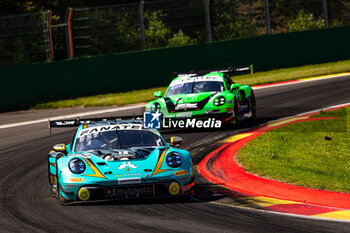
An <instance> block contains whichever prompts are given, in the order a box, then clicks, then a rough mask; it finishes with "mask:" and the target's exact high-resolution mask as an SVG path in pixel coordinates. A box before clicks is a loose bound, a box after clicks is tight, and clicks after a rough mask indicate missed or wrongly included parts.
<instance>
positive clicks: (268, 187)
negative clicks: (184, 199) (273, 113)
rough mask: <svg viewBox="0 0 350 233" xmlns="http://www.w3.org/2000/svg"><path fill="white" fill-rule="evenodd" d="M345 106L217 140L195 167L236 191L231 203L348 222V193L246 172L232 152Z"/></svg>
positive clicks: (215, 181)
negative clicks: (248, 143)
mask: <svg viewBox="0 0 350 233" xmlns="http://www.w3.org/2000/svg"><path fill="white" fill-rule="evenodd" d="M347 106H350V103H347V104H343V105H337V106H332V107H329V108H326V109H322V110H317V111H313V112H309V113H304V114H299V115H297V116H295V117H290V118H287V119H281V120H278V121H275V122H273V123H270V124H267V125H266V126H263V127H260V128H258V129H255V130H253V131H249V132H246V133H242V134H237V135H234V136H231V137H229V138H226V139H224V140H221V141H219V143H221V146H220V147H219V148H217V149H216V150H214V151H213V152H211V153H210V154H209V155H207V156H206V157H205V158H204V159H203V160H202V161H201V162H200V163H199V165H198V170H199V172H200V174H201V175H202V176H203V177H205V178H206V179H207V180H209V181H210V182H213V183H216V184H221V185H222V186H224V187H225V188H227V189H230V190H232V191H234V192H235V193H236V194H237V195H236V197H235V199H236V201H237V200H238V202H235V204H233V205H232V206H236V207H245V208H253V209H260V210H266V211H271V212H278V213H283V214H293V215H298V216H303V217H305V216H307V217H314V218H321V219H328V220H329V219H332V220H337V221H350V194H348V193H338V192H330V191H322V190H315V189H310V188H304V187H299V186H295V185H290V184H286V183H282V182H278V181H274V180H269V179H265V178H262V177H258V176H256V175H253V174H250V173H247V172H246V171H245V170H244V168H243V167H241V166H240V165H239V164H238V163H237V162H236V161H235V155H236V153H237V151H238V150H239V149H240V148H242V147H243V146H245V144H246V143H247V142H249V141H251V140H253V139H254V138H256V137H258V136H259V135H261V134H263V133H265V132H267V131H270V130H272V129H275V128H278V127H282V126H285V125H287V124H292V123H297V122H304V121H311V120H327V119H331V118H329V117H323V118H310V116H313V115H316V114H318V113H320V111H332V110H336V109H339V108H342V107H347ZM332 119H333V118H332Z"/></svg>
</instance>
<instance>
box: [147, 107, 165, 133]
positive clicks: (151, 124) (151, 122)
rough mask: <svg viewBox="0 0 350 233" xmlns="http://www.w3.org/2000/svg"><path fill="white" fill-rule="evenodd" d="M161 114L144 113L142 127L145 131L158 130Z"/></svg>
mask: <svg viewBox="0 0 350 233" xmlns="http://www.w3.org/2000/svg"><path fill="white" fill-rule="evenodd" d="M161 115H162V114H161V113H160V112H159V110H157V112H144V113H143V127H144V128H145V129H160V117H161Z"/></svg>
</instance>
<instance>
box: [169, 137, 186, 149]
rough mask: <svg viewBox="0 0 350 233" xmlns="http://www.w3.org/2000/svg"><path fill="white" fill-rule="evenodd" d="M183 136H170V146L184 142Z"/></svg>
mask: <svg viewBox="0 0 350 233" xmlns="http://www.w3.org/2000/svg"><path fill="white" fill-rule="evenodd" d="M182 141H183V140H182V138H181V137H171V138H170V146H171V147H174V146H178V145H180V144H181V143H182Z"/></svg>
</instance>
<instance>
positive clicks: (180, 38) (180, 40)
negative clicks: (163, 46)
mask: <svg viewBox="0 0 350 233" xmlns="http://www.w3.org/2000/svg"><path fill="white" fill-rule="evenodd" d="M195 42H196V40H194V39H191V37H189V36H186V35H185V34H184V33H183V31H182V30H181V29H179V31H178V33H175V34H174V35H173V37H171V38H170V39H169V40H168V47H172V46H181V45H188V44H193V43H195Z"/></svg>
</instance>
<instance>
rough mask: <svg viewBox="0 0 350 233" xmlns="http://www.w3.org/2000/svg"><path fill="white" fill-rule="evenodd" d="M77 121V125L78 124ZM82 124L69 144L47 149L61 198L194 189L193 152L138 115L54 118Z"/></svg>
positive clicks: (182, 192) (115, 196)
mask: <svg viewBox="0 0 350 233" xmlns="http://www.w3.org/2000/svg"><path fill="white" fill-rule="evenodd" d="M78 125H79V126H78ZM50 126H51V127H67V126H78V128H77V130H76V133H75V136H74V138H73V140H72V142H71V143H70V144H67V145H65V144H57V145H55V146H54V147H53V150H51V151H50V152H49V154H48V176H49V184H50V187H51V190H52V192H53V193H55V194H56V195H57V197H58V199H59V200H60V201H61V203H71V202H89V201H101V200H117V199H129V198H155V197H182V196H190V195H191V194H192V193H193V186H194V178H193V169H192V160H191V156H190V153H189V152H188V151H186V150H182V149H177V148H175V146H177V145H179V144H180V143H181V142H182V139H181V138H180V137H171V138H170V143H169V144H167V143H166V142H165V141H164V139H163V138H162V136H161V135H160V133H159V132H158V131H157V130H156V129H144V128H143V125H142V122H141V121H139V120H107V121H97V120H79V119H77V120H65V121H50Z"/></svg>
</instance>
